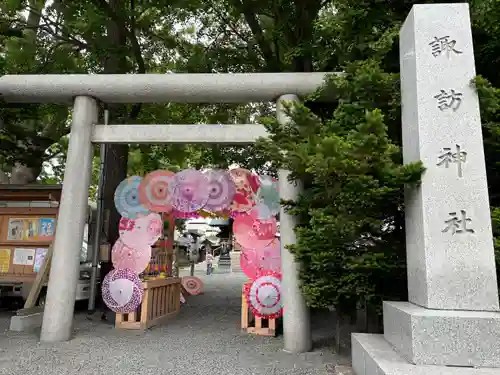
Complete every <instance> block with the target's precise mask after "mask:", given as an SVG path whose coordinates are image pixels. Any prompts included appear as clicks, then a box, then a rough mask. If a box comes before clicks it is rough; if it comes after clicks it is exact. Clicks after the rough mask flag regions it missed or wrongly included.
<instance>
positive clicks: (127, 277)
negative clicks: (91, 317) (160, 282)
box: [102, 268, 144, 314]
mask: <svg viewBox="0 0 500 375" xmlns="http://www.w3.org/2000/svg"><path fill="white" fill-rule="evenodd" d="M143 296H144V289H143V285H142V282H141V280H140V279H139V276H137V275H136V274H135V272H134V271H132V270H129V269H126V268H125V269H114V270H112V271H111V272H109V273H108V274H107V275H106V276H105V277H104V280H103V282H102V299H103V300H104V303H105V304H106V306H108V307H109V308H110V310H111V311H114V312H116V313H119V314H128V313H131V312H134V311H136V310H137V308H138V307H139V306H140V305H141V301H142V297H143Z"/></svg>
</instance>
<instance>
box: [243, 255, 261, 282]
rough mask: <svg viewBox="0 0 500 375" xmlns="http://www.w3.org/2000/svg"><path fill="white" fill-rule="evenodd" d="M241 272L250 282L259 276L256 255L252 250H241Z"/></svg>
mask: <svg viewBox="0 0 500 375" xmlns="http://www.w3.org/2000/svg"><path fill="white" fill-rule="evenodd" d="M240 266H241V270H242V271H243V273H244V274H245V275H247V277H248V278H249V279H250V280H255V279H256V278H257V275H258V274H259V264H258V262H257V253H256V251H255V250H254V249H242V251H241V254H240Z"/></svg>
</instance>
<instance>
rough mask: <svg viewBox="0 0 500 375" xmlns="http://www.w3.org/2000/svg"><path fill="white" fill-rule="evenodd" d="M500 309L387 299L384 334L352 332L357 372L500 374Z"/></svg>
mask: <svg viewBox="0 0 500 375" xmlns="http://www.w3.org/2000/svg"><path fill="white" fill-rule="evenodd" d="M499 336H500V312H483V311H458V310H431V309H426V308H424V307H421V306H417V305H414V304H412V303H409V302H384V334H383V335H370V334H360V333H354V334H353V335H352V362H353V368H354V371H355V373H356V375H386V374H387V375H389V374H393V375H402V374H404V375H438V374H439V375H445V374H446V375H448V374H449V375H452V374H453V375H455V374H456V375H469V374H470V375H472V374H474V375H494V374H495V375H500V342H499V341H498V337H499Z"/></svg>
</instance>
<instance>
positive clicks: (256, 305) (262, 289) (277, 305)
mask: <svg viewBox="0 0 500 375" xmlns="http://www.w3.org/2000/svg"><path fill="white" fill-rule="evenodd" d="M245 296H246V299H247V302H248V306H249V307H250V309H251V310H252V313H253V314H254V315H255V316H256V317H259V318H265V319H276V318H278V317H280V316H281V315H282V313H283V301H282V299H281V275H280V274H279V273H277V272H266V273H264V274H263V275H262V276H259V277H258V278H257V279H255V280H254V281H253V282H252V284H250V285H247V286H246V287H245Z"/></svg>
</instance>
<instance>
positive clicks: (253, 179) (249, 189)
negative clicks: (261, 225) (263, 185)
mask: <svg viewBox="0 0 500 375" xmlns="http://www.w3.org/2000/svg"><path fill="white" fill-rule="evenodd" d="M229 175H230V176H231V178H232V180H233V181H234V184H235V186H236V193H235V194H234V198H233V201H232V202H231V205H230V206H229V208H230V210H231V211H233V212H247V211H249V210H251V209H252V207H253V206H255V194H256V193H257V190H258V189H259V178H258V176H257V175H255V174H253V173H252V172H250V171H249V170H248V169H244V168H235V169H231V170H230V171H229Z"/></svg>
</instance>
